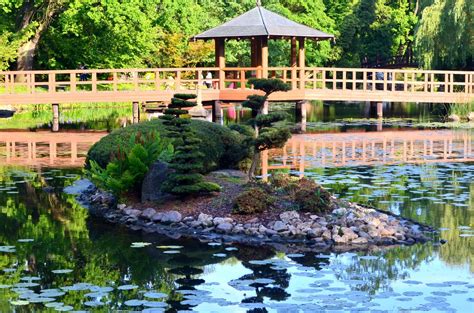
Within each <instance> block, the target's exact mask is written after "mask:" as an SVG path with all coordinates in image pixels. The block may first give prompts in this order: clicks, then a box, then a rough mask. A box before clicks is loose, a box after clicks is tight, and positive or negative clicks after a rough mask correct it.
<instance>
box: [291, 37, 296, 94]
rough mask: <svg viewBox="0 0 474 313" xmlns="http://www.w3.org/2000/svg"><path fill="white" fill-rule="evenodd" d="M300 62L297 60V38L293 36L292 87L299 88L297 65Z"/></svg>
mask: <svg viewBox="0 0 474 313" xmlns="http://www.w3.org/2000/svg"><path fill="white" fill-rule="evenodd" d="M297 66H298V63H297V61H296V38H291V59H290V67H291V89H296V88H297V82H296V67H297Z"/></svg>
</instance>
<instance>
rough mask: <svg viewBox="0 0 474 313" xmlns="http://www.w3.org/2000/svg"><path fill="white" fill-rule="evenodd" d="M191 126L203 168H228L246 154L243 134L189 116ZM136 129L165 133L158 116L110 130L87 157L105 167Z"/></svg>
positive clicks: (126, 146)
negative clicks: (201, 155)
mask: <svg viewBox="0 0 474 313" xmlns="http://www.w3.org/2000/svg"><path fill="white" fill-rule="evenodd" d="M191 127H192V129H193V130H194V131H195V132H196V135H197V136H198V137H199V138H200V139H201V140H202V143H201V144H200V146H201V149H200V150H201V152H202V153H204V154H205V159H204V167H205V171H206V172H208V171H212V170H215V169H219V168H232V167H236V166H237V164H238V163H239V162H240V161H241V160H243V159H244V158H246V157H247V156H248V148H247V147H246V145H245V143H244V136H243V135H240V134H239V133H238V132H236V131H233V130H231V129H229V128H227V127H224V126H221V125H218V124H214V123H209V122H206V121H199V120H192V121H191ZM138 132H141V133H142V134H146V133H151V132H156V133H159V134H160V135H161V136H166V130H165V128H164V126H163V123H162V121H161V120H152V121H149V122H143V123H139V124H135V125H131V126H129V127H126V128H121V129H117V130H115V131H113V132H112V133H110V134H109V135H108V136H106V137H104V138H102V139H101V140H100V141H99V142H97V143H95V144H94V145H93V146H92V147H91V149H90V150H89V152H88V154H87V162H86V164H87V165H88V164H89V160H94V161H96V162H97V163H98V164H99V165H100V166H102V167H105V166H106V165H107V163H109V162H110V160H111V159H112V158H113V156H114V155H116V153H117V152H118V151H119V149H121V150H122V151H124V150H129V149H131V148H132V147H129V145H130V137H131V136H132V135H134V134H136V133H138Z"/></svg>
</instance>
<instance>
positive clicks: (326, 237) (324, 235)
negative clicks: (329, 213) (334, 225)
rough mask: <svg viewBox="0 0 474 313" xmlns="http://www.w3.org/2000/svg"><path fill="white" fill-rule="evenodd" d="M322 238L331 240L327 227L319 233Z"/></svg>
mask: <svg viewBox="0 0 474 313" xmlns="http://www.w3.org/2000/svg"><path fill="white" fill-rule="evenodd" d="M321 236H322V237H323V239H324V240H331V238H332V237H331V231H330V230H329V229H326V230H325V231H323V234H322V235H321Z"/></svg>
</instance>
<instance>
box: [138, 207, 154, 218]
mask: <svg viewBox="0 0 474 313" xmlns="http://www.w3.org/2000/svg"><path fill="white" fill-rule="evenodd" d="M155 214H156V211H155V210H154V209H152V208H148V209H145V210H144V211H143V212H142V215H141V217H142V218H144V219H147V220H151V219H152V218H153V216H154V215H155Z"/></svg>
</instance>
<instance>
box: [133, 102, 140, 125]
mask: <svg viewBox="0 0 474 313" xmlns="http://www.w3.org/2000/svg"><path fill="white" fill-rule="evenodd" d="M132 114H133V116H132V122H133V124H138V123H140V105H139V103H138V101H134V102H133V103H132Z"/></svg>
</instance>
